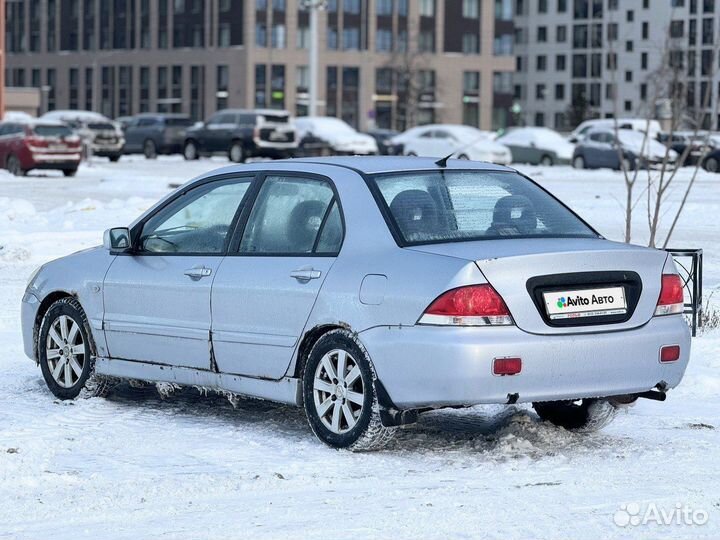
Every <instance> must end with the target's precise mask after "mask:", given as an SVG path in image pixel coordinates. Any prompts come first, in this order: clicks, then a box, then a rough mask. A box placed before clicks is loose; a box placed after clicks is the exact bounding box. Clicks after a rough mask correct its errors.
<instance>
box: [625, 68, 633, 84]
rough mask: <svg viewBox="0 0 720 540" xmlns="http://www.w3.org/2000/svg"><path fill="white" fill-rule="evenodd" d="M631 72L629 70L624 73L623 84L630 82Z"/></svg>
mask: <svg viewBox="0 0 720 540" xmlns="http://www.w3.org/2000/svg"><path fill="white" fill-rule="evenodd" d="M632 80H633V72H632V71H630V70H627V71H625V82H632Z"/></svg>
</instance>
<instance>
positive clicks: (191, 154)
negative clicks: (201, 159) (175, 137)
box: [183, 141, 198, 161]
mask: <svg viewBox="0 0 720 540" xmlns="http://www.w3.org/2000/svg"><path fill="white" fill-rule="evenodd" d="M183 155H184V157H185V159H187V160H188V161H192V160H195V159H197V158H198V150H197V146H195V143H194V142H192V141H189V142H188V143H186V144H185V150H184V152H183Z"/></svg>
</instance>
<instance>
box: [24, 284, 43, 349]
mask: <svg viewBox="0 0 720 540" xmlns="http://www.w3.org/2000/svg"><path fill="white" fill-rule="evenodd" d="M38 309H40V300H38V298H37V297H36V296H35V295H34V294H32V293H31V292H26V293H25V295H24V296H23V299H22V304H21V306H20V322H21V325H22V337H23V349H24V350H25V354H26V355H27V356H28V358H32V359H33V360H36V356H35V320H36V318H37V314H38Z"/></svg>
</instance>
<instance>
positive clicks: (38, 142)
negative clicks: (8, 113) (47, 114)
mask: <svg viewBox="0 0 720 540" xmlns="http://www.w3.org/2000/svg"><path fill="white" fill-rule="evenodd" d="M81 151H82V143H81V141H80V137H78V136H77V135H75V134H74V133H73V132H72V130H70V128H69V127H67V126H66V125H65V124H61V123H60V122H53V121H51V120H31V121H28V122H3V123H1V124H0V163H1V164H2V165H3V166H4V167H5V168H6V169H7V170H8V171H10V172H11V173H12V174H14V175H16V176H24V175H25V173H26V172H28V171H31V170H34V169H54V170H59V171H62V172H63V174H64V175H65V176H75V173H76V172H77V169H78V166H79V165H80V158H81Z"/></svg>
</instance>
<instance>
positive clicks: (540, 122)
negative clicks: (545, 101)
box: [535, 112, 545, 127]
mask: <svg viewBox="0 0 720 540" xmlns="http://www.w3.org/2000/svg"><path fill="white" fill-rule="evenodd" d="M535 125H536V126H537V127H543V126H544V125H545V113H541V112H538V113H535Z"/></svg>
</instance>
